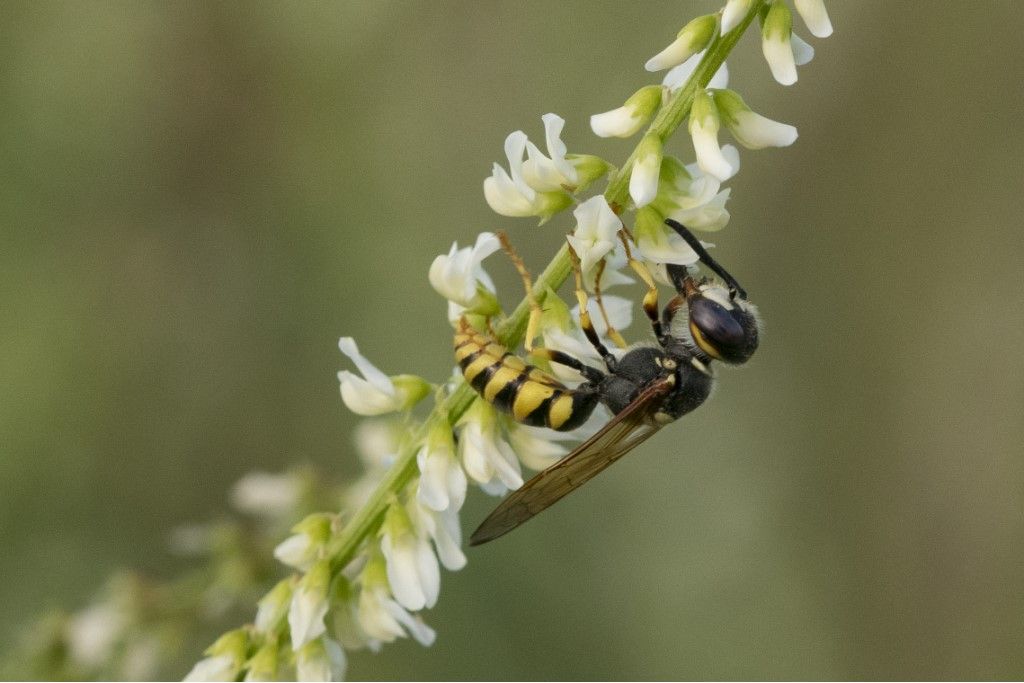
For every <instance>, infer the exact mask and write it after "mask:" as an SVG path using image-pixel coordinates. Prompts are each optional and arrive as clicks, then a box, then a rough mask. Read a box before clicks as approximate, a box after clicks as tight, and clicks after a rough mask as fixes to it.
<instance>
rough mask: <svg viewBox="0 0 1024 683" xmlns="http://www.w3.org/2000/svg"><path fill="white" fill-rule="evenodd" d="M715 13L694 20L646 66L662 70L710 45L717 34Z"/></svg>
mask: <svg viewBox="0 0 1024 683" xmlns="http://www.w3.org/2000/svg"><path fill="white" fill-rule="evenodd" d="M716 23H717V21H716V20H715V15H713V14H706V15H704V16H702V17H697V18H696V19H694V20H692V21H691V22H690V23H688V24H687V25H686V26H684V27H683V29H682V30H681V31H680V32H679V35H678V36H676V39H675V40H674V41H672V43H671V44H670V45H669V46H668V47H666V48H665V49H664V50H662V51H661V52H659V53H658V54H656V55H654V56H653V57H651V58H650V59H649V60H647V64H645V65H644V68H645V69H647V70H648V71H661V70H662V69H667V68H669V67H672V66H676V65H677V64H682V63H683V62H685V61H686V60H687V59H689V58H690V57H692V56H693V55H695V54H696V53H698V52H700V51H701V50H703V49H704V48H706V47H707V46H708V43H709V42H711V38H712V37H713V36H714V35H715V24H716Z"/></svg>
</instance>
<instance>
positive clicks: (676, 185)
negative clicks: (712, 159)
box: [641, 145, 740, 252]
mask: <svg viewBox="0 0 1024 683" xmlns="http://www.w3.org/2000/svg"><path fill="white" fill-rule="evenodd" d="M722 155H723V156H724V157H725V160H726V161H727V162H728V163H729V165H730V166H731V167H732V168H733V171H734V172H735V171H738V170H739V167H740V156H739V152H737V151H736V148H735V147H733V146H732V145H725V146H723V147H722ZM721 186H722V183H721V181H719V180H718V178H715V177H714V176H711V175H708V174H706V173H704V172H703V171H702V170H701V168H700V166H698V165H697V164H690V165H688V166H683V164H682V162H680V161H679V160H678V159H676V158H675V157H666V158H665V159H664V161H662V164H661V186H660V188H659V190H658V201H657V202H656V203H655V204H654V208H656V209H657V210H658V211H659V212H660V213H661V215H662V216H664V217H666V218H672V219H674V220H677V221H679V222H680V223H682V224H683V225H685V226H687V227H689V228H692V229H694V230H720V229H721V228H723V227H725V225H726V224H727V223H728V222H729V212H728V211H727V210H726V208H725V202H726V200H727V199H728V198H729V190H728V189H725V190H720V188H721ZM641 252H642V249H641Z"/></svg>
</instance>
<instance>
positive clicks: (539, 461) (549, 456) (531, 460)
mask: <svg viewBox="0 0 1024 683" xmlns="http://www.w3.org/2000/svg"><path fill="white" fill-rule="evenodd" d="M531 429H532V428H530V427H525V426H522V425H514V426H513V427H512V428H511V429H510V431H509V439H510V440H511V442H512V446H513V447H514V448H515V450H516V453H518V454H519V459H520V460H521V461H522V462H523V464H524V465H526V466H527V467H529V468H530V469H532V470H543V469H546V468H548V467H550V466H551V465H554V464H555V463H556V462H558V461H559V460H561V459H562V457H563V456H564V455H565V454H566V453H568V452H569V449H567V448H566V447H565V446H562V445H561V444H559V443H556V442H554V441H551V440H550V439H549V438H547V437H548V434H550V430H547V429H545V430H543V432H544V433H543V434H541V433H537V432H533V431H530V430H531Z"/></svg>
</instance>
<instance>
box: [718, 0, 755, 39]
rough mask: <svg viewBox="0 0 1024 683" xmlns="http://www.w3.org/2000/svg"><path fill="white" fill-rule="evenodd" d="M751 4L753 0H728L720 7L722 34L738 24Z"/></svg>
mask: <svg viewBox="0 0 1024 683" xmlns="http://www.w3.org/2000/svg"><path fill="white" fill-rule="evenodd" d="M753 4H754V0H728V2H726V3H725V8H724V9H722V34H723V35H724V34H726V33H728V32H729V31H731V30H733V29H734V28H736V27H737V26H739V25H740V22H741V21H743V17H745V16H747V12H749V11H750V6H751V5H753Z"/></svg>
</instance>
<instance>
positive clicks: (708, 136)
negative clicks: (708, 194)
mask: <svg viewBox="0 0 1024 683" xmlns="http://www.w3.org/2000/svg"><path fill="white" fill-rule="evenodd" d="M718 128H719V119H718V109H717V108H716V107H715V103H714V101H713V100H712V99H711V96H710V95H708V93H707V91H705V90H698V91H697V92H696V93H694V96H693V107H692V108H691V109H690V136H691V137H692V138H693V149H694V152H696V154H697V165H698V166H700V168H701V170H702V171H704V172H705V173H707V174H709V175H713V176H714V177H716V178H718V179H719V180H728V179H729V178H731V177H732V175H733V174H734V173H735V172H736V169H734V168H733V166H732V165H731V164H730V163H729V161H728V160H727V159H726V158H725V156H724V155H723V154H722V148H721V147H719V146H718Z"/></svg>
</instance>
